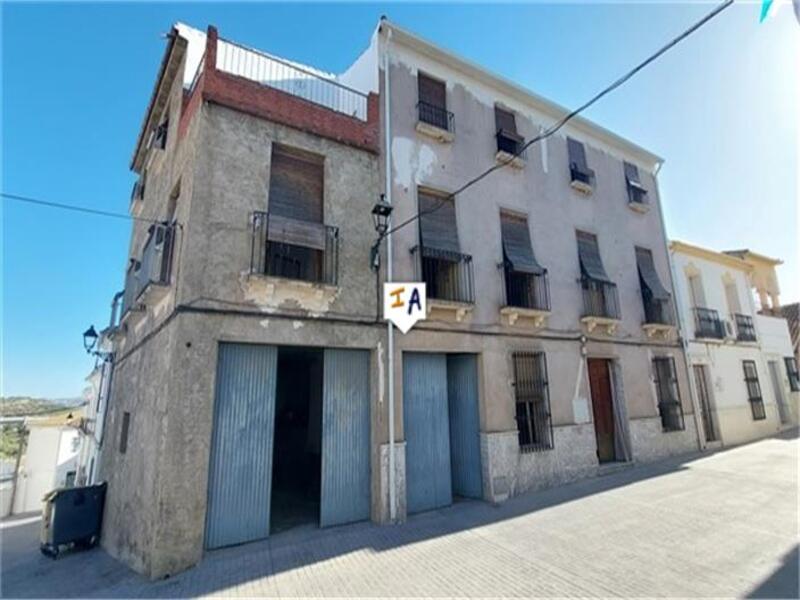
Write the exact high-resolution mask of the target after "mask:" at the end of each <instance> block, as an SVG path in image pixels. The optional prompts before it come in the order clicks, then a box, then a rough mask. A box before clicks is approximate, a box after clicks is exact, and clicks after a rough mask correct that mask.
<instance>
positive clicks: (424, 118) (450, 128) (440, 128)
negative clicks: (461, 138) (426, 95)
mask: <svg viewBox="0 0 800 600" xmlns="http://www.w3.org/2000/svg"><path fill="white" fill-rule="evenodd" d="M417 119H418V120H417V125H416V129H417V131H419V132H420V133H422V134H425V135H427V136H430V137H432V138H434V139H435V140H438V141H439V142H443V143H449V142H452V141H453V140H454V139H455V125H454V123H453V113H451V112H450V111H448V110H446V109H445V108H442V107H441V106H436V105H435V104H430V103H429V102H422V101H419V102H417Z"/></svg>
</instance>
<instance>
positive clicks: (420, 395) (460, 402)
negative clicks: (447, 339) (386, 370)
mask: <svg viewBox="0 0 800 600" xmlns="http://www.w3.org/2000/svg"><path fill="white" fill-rule="evenodd" d="M403 423H404V432H405V439H406V503H407V509H408V512H409V513H416V512H422V511H425V510H431V509H434V508H440V507H442V506H447V505H449V504H452V502H453V497H454V496H462V497H466V498H481V497H482V496H483V485H482V474H481V457H480V424H479V423H480V420H479V414H478V368H477V357H476V356H475V355H474V354H425V353H416V352H406V353H403Z"/></svg>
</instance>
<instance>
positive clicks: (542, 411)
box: [512, 352, 553, 452]
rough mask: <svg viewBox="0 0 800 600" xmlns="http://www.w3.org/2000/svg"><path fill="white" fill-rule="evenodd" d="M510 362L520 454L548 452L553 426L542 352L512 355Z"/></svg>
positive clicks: (545, 363) (551, 443)
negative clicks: (512, 367)
mask: <svg viewBox="0 0 800 600" xmlns="http://www.w3.org/2000/svg"><path fill="white" fill-rule="evenodd" d="M512 359H513V362H514V396H515V399H516V403H515V404H516V418H517V431H518V432H519V433H518V435H519V447H520V450H522V451H523V452H536V451H539V450H550V449H552V448H553V425H552V417H551V415H550V392H549V388H548V382H547V361H546V359H545V355H544V352H515V353H514V354H513V355H512Z"/></svg>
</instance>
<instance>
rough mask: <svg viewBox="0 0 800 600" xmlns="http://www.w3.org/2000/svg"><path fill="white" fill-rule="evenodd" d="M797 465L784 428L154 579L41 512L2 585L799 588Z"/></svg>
mask: <svg viewBox="0 0 800 600" xmlns="http://www.w3.org/2000/svg"><path fill="white" fill-rule="evenodd" d="M797 472H798V440H797V439H796V438H792V437H790V436H788V435H787V436H783V437H777V438H772V439H768V440H764V441H761V442H757V443H753V444H750V445H747V446H742V447H739V448H735V449H732V450H725V451H721V452H718V453H715V454H712V455H705V456H693V457H689V458H688V459H686V458H684V459H683V460H670V461H665V462H662V463H658V464H655V465H647V466H637V467H633V468H628V469H624V470H622V471H620V472H616V473H614V474H612V475H607V476H604V477H599V478H595V479H591V480H586V481H582V482H579V483H576V484H573V485H569V486H565V487H561V488H557V489H553V490H548V491H545V492H540V493H536V494H530V495H527V496H523V497H520V498H515V499H512V500H511V501H509V502H507V503H506V504H504V505H502V506H499V507H494V506H490V505H487V504H485V503H482V502H472V501H470V502H461V503H458V504H456V505H455V506H453V507H451V508H448V509H445V510H441V511H434V512H431V513H426V514H423V515H418V516H416V517H412V518H411V519H410V520H409V522H408V523H406V524H404V525H402V526H396V527H391V526H386V527H380V526H376V525H372V524H369V523H363V524H358V525H352V526H345V527H338V528H333V529H326V530H313V529H312V530H299V531H298V530H295V531H291V532H287V533H285V534H279V535H276V536H274V537H273V538H271V539H269V540H267V541H264V542H257V543H253V544H247V545H243V546H239V547H235V548H229V549H224V550H218V551H215V552H211V553H209V554H207V556H206V558H205V559H204V560H203V562H202V563H201V564H200V565H199V566H198V567H196V568H194V569H191V570H189V571H187V572H185V573H181V574H179V575H176V576H174V577H172V578H170V579H166V580H163V581H158V582H149V581H147V580H145V579H144V578H142V577H140V576H139V575H137V574H135V573H133V572H131V571H129V570H128V569H127V568H126V567H124V566H123V565H121V564H120V563H118V562H116V561H115V560H113V559H112V558H110V557H109V556H108V555H107V554H105V553H104V552H103V551H102V550H99V549H98V550H93V551H89V552H82V553H73V554H67V555H64V556H63V557H62V558H59V559H58V560H57V561H52V560H50V559H47V558H45V557H43V556H41V555H40V554H39V552H38V542H37V535H38V526H39V524H38V521H36V520H33V521H31V520H30V519H28V520H24V519H23V520H19V521H6V522H4V523H2V530H0V533H2V542H3V548H2V595H3V597H6V598H7V597H22V596H25V597H67V596H72V597H76V596H80V597H175V596H179V597H185V596H205V595H215V596H276V597H277V596H283V597H293V596H339V597H341V596H350V597H352V596H539V597H542V596H626V597H632V596H668V597H676V596H681V597H686V596H726V597H732V596H737V597H740V596H754V597H783V598H797V597H798V595H799V594H800V590H798V566H797V565H798V514H797V507H798V487H797V483H798V481H797V476H798V474H797Z"/></svg>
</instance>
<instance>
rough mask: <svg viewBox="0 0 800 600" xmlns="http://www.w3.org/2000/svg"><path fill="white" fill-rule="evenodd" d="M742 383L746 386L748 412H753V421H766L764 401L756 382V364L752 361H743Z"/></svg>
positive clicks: (759, 385)
mask: <svg viewBox="0 0 800 600" xmlns="http://www.w3.org/2000/svg"><path fill="white" fill-rule="evenodd" d="M742 367H743V368H744V383H745V385H746V386H747V399H748V400H749V401H750V410H752V411H753V420H754V421H761V420H762V419H766V418H767V415H766V413H765V412H764V399H763V398H762V397H761V384H759V382H758V371H757V370H756V363H755V361H752V360H743V361H742Z"/></svg>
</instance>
